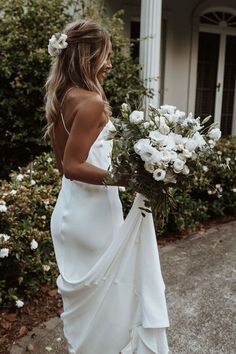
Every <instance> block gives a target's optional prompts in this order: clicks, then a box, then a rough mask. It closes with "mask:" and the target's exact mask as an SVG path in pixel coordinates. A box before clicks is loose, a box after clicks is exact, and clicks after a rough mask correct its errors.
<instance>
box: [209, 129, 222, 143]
mask: <svg viewBox="0 0 236 354" xmlns="http://www.w3.org/2000/svg"><path fill="white" fill-rule="evenodd" d="M208 136H209V138H210V139H212V140H215V141H217V140H219V139H220V137H221V131H220V129H219V128H214V129H211V130H210V131H209V133H208Z"/></svg>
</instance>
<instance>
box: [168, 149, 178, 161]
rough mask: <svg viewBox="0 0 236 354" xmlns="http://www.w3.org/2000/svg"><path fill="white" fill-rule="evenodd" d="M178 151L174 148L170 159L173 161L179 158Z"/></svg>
mask: <svg viewBox="0 0 236 354" xmlns="http://www.w3.org/2000/svg"><path fill="white" fill-rule="evenodd" d="M177 156H178V155H177V153H176V152H175V151H173V150H171V151H170V160H171V161H172V162H173V161H175V160H176V159H177Z"/></svg>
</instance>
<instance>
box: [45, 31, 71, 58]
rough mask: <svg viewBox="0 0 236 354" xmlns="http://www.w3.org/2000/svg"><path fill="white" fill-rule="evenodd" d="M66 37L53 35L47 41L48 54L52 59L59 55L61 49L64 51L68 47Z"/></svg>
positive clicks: (58, 34)
mask: <svg viewBox="0 0 236 354" xmlns="http://www.w3.org/2000/svg"><path fill="white" fill-rule="evenodd" d="M66 40H67V35H66V34H64V33H55V34H53V35H52V37H51V38H50V39H49V44H48V53H49V54H50V55H51V56H52V57H56V56H58V55H59V54H60V53H61V50H62V49H65V48H66V47H67V46H68V43H67V41H66Z"/></svg>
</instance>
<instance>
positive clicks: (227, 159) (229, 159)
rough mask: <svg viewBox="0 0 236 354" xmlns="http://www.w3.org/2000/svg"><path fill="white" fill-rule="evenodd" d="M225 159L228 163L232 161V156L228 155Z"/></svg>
mask: <svg viewBox="0 0 236 354" xmlns="http://www.w3.org/2000/svg"><path fill="white" fill-rule="evenodd" d="M225 161H226V164H227V165H228V164H229V163H230V161H231V158H230V157H226V158H225Z"/></svg>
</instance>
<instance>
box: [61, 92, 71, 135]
mask: <svg viewBox="0 0 236 354" xmlns="http://www.w3.org/2000/svg"><path fill="white" fill-rule="evenodd" d="M73 88H74V86H72V87H70V88H69V89H68V90H66V92H65V94H64V96H63V98H62V100H61V104H60V115H61V119H62V123H63V126H64V128H65V131H66V132H67V134H68V135H70V132H69V130H68V129H67V128H66V124H65V121H64V117H63V114H62V105H63V102H64V100H65V98H66V95H67V94H68V92H69V91H71V90H72V89H73Z"/></svg>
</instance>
